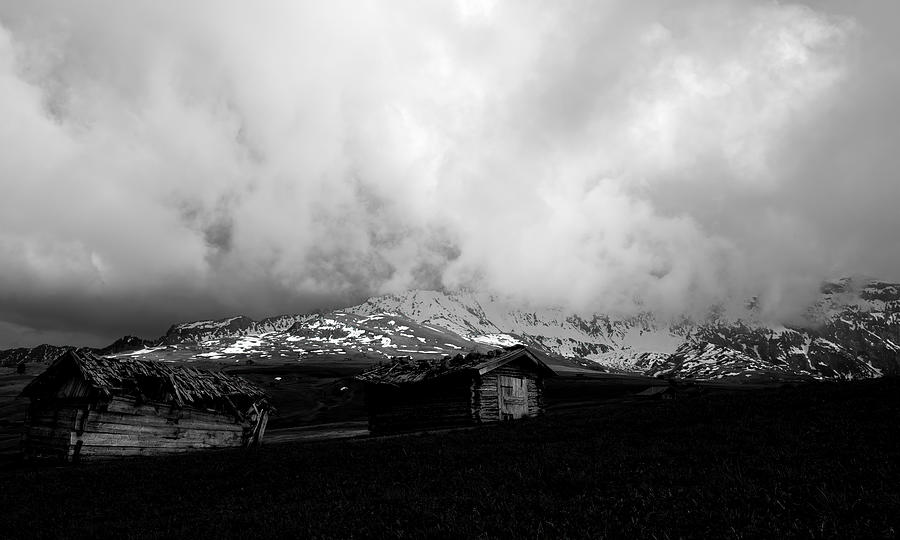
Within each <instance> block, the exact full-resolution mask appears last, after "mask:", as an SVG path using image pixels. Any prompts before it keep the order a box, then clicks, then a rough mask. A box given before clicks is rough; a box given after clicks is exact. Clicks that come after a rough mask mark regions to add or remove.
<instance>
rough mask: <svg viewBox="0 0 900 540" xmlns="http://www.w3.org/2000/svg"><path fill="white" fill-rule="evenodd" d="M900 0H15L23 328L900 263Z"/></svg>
mask: <svg viewBox="0 0 900 540" xmlns="http://www.w3.org/2000/svg"><path fill="white" fill-rule="evenodd" d="M898 20H900V3H898V2H895V1H893V0H883V1H868V2H866V1H853V2H849V1H840V2H839V1H830V2H829V1H815V2H808V3H805V4H804V3H788V2H773V1H754V0H746V1H726V0H707V1H679V2H670V1H664V0H658V1H642V2H633V1H599V0H598V1H564V0H553V1H547V2H529V1H521V0H516V1H510V2H492V1H485V2H478V1H475V0H469V1H458V2H455V3H454V2H452V1H449V0H448V1H443V2H423V1H421V0H410V1H408V2H403V1H390V2H387V1H385V2H365V1H359V0H353V1H346V2H344V1H335V0H328V1H322V2H298V1H295V0H285V1H274V0H272V1H266V2H245V1H237V0H235V1H226V0H208V1H203V0H192V1H190V2H167V1H159V0H146V1H140V0H129V1H128V2H122V1H121V0H96V1H91V0H80V1H72V0H58V1H43V0H28V1H19V0H0V347H10V346H20V345H34V344H37V343H41V342H51V343H60V344H62V343H71V344H78V345H81V344H87V345H104V344H106V343H107V342H109V341H111V340H112V339H114V338H115V337H117V336H119V335H122V334H126V333H128V334H138V335H142V336H146V337H155V336H158V335H160V334H162V333H163V332H164V331H165V330H166V328H167V327H168V326H169V325H170V324H172V323H175V322H179V321H185V320H194V319H198V318H212V317H223V316H227V315H234V314H239V313H243V314H247V315H249V316H252V317H257V318H259V317H263V316H267V315H275V314H279V313H285V312H290V313H293V312H303V311H307V310H311V309H316V308H330V307H338V306H341V305H347V304H351V303H356V302H359V301H361V300H363V299H365V298H366V297H367V296H370V295H376V294H382V293H386V292H397V291H402V290H405V289H409V288H438V287H446V288H450V289H453V288H457V287H469V288H476V289H482V290H489V291H493V292H496V293H498V294H503V295H511V296H513V297H515V298H518V299H521V301H522V302H523V303H537V304H553V305H564V306H568V307H570V308H571V309H573V310H579V311H605V312H612V313H629V312H632V311H634V310H636V309H653V310H656V311H658V312H660V313H677V312H680V311H691V310H695V309H702V308H703V307H705V306H708V305H709V304H710V303H712V302H716V301H729V300H731V301H734V300H735V299H744V298H747V297H749V296H751V295H755V294H758V295H761V298H762V299H763V303H764V308H765V310H766V311H767V313H769V314H771V316H772V317H775V318H778V317H789V316H790V314H791V313H792V310H796V306H797V305H800V304H802V302H803V300H804V299H806V298H808V295H809V294H810V291H812V290H815V288H816V286H817V284H818V283H819V281H820V280H821V279H823V278H826V277H835V276H842V275H847V274H865V275H871V276H876V277H881V278H885V279H889V280H900V237H898V233H900V212H898V211H897V209H896V207H897V201H898V196H900V182H898V176H897V175H898V172H897V171H898V162H900V145H898V143H900V136H898V135H900V133H898V130H900V114H898V107H900V102H898V96H900V67H898V65H900V63H898V59H897V52H898V51H900V32H897V31H896V23H897V21H898Z"/></svg>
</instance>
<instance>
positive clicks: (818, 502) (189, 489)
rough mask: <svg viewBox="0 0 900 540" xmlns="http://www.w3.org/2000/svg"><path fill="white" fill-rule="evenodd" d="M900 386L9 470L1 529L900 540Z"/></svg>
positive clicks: (562, 414)
mask: <svg viewBox="0 0 900 540" xmlns="http://www.w3.org/2000/svg"><path fill="white" fill-rule="evenodd" d="M897 440H900V381H898V380H896V379H883V380H875V381H863V382H856V383H818V384H810V385H804V386H799V387H796V388H794V387H784V388H778V389H770V390H758V391H752V392H735V391H727V390H717V391H711V392H709V393H706V394H703V395H697V396H694V397H691V398H686V399H678V400H675V401H656V402H651V401H644V402H634V403H629V402H615V401H607V402H605V403H599V402H598V403H596V404H595V405H593V406H582V407H575V408H569V409H564V410H561V411H556V412H551V414H548V415H547V416H546V417H544V418H541V419H536V420H524V421H521V422H516V423H509V424H506V425H497V426H490V427H482V428H478V429H472V430H463V431H453V432H445V433H435V434H425V435H412V436H403V437H391V438H385V439H372V438H360V439H349V440H329V441H318V442H315V441H301V442H286V443H280V444H270V445H268V446H265V447H263V448H261V449H257V450H253V451H219V452H206V453H203V454H197V455H191V456H178V457H172V458H144V459H134V460H125V461H121V462H113V463H106V464H95V465H87V466H79V467H62V468H36V469H19V470H8V471H6V472H2V473H0V484H2V488H3V489H0V504H2V505H3V508H4V529H3V530H4V535H5V536H9V537H13V538H15V537H33V536H40V535H44V536H68V537H93V536H101V537H117V538H129V537H132V538H137V537H151V538H169V537H197V536H204V537H209V536H217V537H218V536H221V537H246V536H247V535H254V536H259V535H262V536H275V537H285V536H288V537H307V538H310V537H311V538H315V537H341V538H351V537H356V538H369V537H391V538H421V537H509V536H519V537H546V538H560V537H578V538H599V537H604V536H607V537H622V536H626V537H656V538H677V537H724V536H727V537H747V538H750V537H756V538H772V537H804V538H806V537H839V538H846V537H866V538H872V537H875V538H879V537H884V538H891V537H896V535H897V531H898V528H900V447H898V445H897V444H896V441H897Z"/></svg>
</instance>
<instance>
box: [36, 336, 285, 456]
mask: <svg viewBox="0 0 900 540" xmlns="http://www.w3.org/2000/svg"><path fill="white" fill-rule="evenodd" d="M22 395H23V396H25V397H28V398H30V399H31V405H30V407H29V410H28V415H27V419H26V423H25V432H24V434H23V439H22V445H23V451H24V453H25V456H26V457H27V458H40V457H50V458H57V459H61V460H64V461H79V460H89V459H98V458H106V457H114V456H135V455H156V454H171V453H179V452H187V451H195V450H198V449H203V448H220V447H233V446H249V445H253V444H259V443H260V442H262V438H263V434H264V433H265V429H266V422H267V420H268V414H269V405H268V397H267V396H266V394H265V393H264V392H263V391H262V390H260V389H259V388H258V387H256V386H254V385H252V384H250V383H248V382H247V381H245V380H243V379H241V378H238V377H231V376H228V375H225V374H223V373H218V372H212V371H201V370H198V369H193V368H190V367H174V366H171V365H169V364H165V363H162V362H153V361H148V360H137V359H120V358H103V357H98V356H95V355H93V354H90V353H87V352H76V351H70V352H67V353H65V354H64V355H62V356H61V357H59V358H58V359H57V360H56V361H55V362H53V364H51V365H50V367H48V368H47V370H46V371H44V373H42V374H41V375H39V376H38V377H37V378H36V379H35V380H33V381H32V382H31V383H30V384H29V385H28V386H26V387H25V389H24V390H23V391H22Z"/></svg>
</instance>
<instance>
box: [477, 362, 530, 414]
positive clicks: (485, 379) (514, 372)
mask: <svg viewBox="0 0 900 540" xmlns="http://www.w3.org/2000/svg"><path fill="white" fill-rule="evenodd" d="M500 375H506V376H509V377H518V378H521V379H524V380H525V387H526V403H527V412H526V416H537V415H539V414H541V413H542V412H543V410H544V401H543V394H544V388H543V386H544V385H543V381H542V380H541V379H540V378H538V377H537V376H535V374H534V373H533V372H532V371H531V370H528V369H523V368H522V367H520V366H517V365H514V364H507V365H505V366H502V367H499V368H497V369H495V370H493V371H489V372H488V373H485V374H484V375H482V376H481V377H479V378H478V379H476V381H475V385H474V389H473V392H472V411H473V416H474V418H476V419H477V421H478V422H481V423H484V422H499V421H500V420H501V417H500V398H499V391H500V385H499V376H500Z"/></svg>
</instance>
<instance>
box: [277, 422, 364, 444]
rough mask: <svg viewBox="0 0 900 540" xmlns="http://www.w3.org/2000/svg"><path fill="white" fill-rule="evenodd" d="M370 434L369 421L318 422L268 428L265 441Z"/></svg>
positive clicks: (344, 437)
mask: <svg viewBox="0 0 900 540" xmlns="http://www.w3.org/2000/svg"><path fill="white" fill-rule="evenodd" d="M368 434H369V427H368V422H366V421H365V420H362V421H356V422H335V423H332V424H316V425H313V426H298V427H290V428H282V429H268V430H266V435H265V438H264V441H265V442H266V443H280V442H287V441H304V440H317V439H346V438H349V437H362V436H365V435H368Z"/></svg>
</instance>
